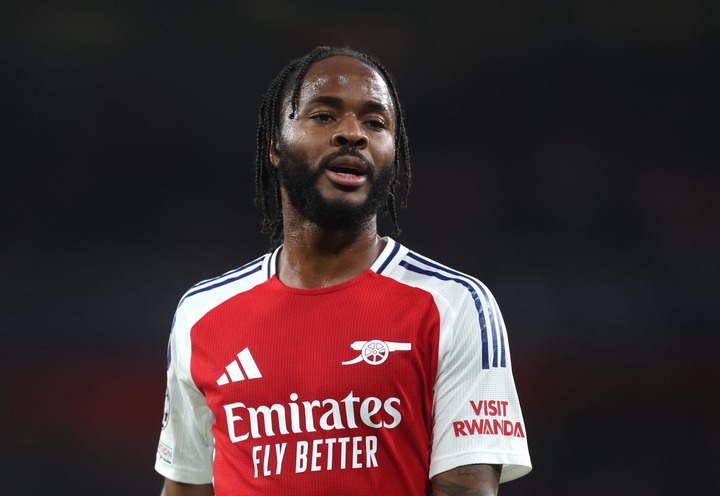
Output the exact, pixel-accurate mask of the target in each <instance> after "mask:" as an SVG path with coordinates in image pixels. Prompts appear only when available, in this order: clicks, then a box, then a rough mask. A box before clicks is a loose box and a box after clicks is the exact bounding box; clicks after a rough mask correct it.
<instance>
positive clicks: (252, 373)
mask: <svg viewBox="0 0 720 496" xmlns="http://www.w3.org/2000/svg"><path fill="white" fill-rule="evenodd" d="M225 370H226V371H227V372H226V373H225V374H223V375H221V376H220V378H219V379H218V380H217V385H218V386H224V385H225V384H228V383H230V382H238V381H244V380H245V377H247V378H248V379H259V378H260V377H262V374H261V373H260V369H258V366H257V364H256V363H255V360H253V357H252V355H251V354H250V350H249V349H248V348H245V349H244V350H242V351H241V352H240V353H238V354H237V360H233V361H232V362H230V364H229V365H228V366H227V367H225ZM243 371H244V372H245V374H243ZM228 376H229V377H228Z"/></svg>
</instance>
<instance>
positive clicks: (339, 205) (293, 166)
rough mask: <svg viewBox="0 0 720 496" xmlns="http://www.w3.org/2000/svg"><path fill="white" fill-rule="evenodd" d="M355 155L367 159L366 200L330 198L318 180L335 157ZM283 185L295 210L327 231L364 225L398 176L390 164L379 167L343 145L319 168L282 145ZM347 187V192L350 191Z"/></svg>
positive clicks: (382, 202)
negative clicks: (378, 168) (320, 186)
mask: <svg viewBox="0 0 720 496" xmlns="http://www.w3.org/2000/svg"><path fill="white" fill-rule="evenodd" d="M342 155H352V156H353V157H358V158H360V159H362V160H363V161H364V162H365V165H366V166H367V176H368V181H369V182H370V189H369V191H368V194H367V197H366V198H365V201H364V202H362V203H360V204H355V203H351V202H348V201H345V200H328V199H327V198H325V197H324V196H323V195H322V193H321V192H320V189H319V188H318V179H319V178H320V176H322V174H323V173H324V171H325V167H326V166H327V164H328V163H330V161H332V160H333V159H335V158H337V157H339V156H342ZM278 174H279V178H280V185H281V186H282V188H283V189H284V190H285V193H286V195H287V197H288V200H289V201H290V204H291V205H292V206H293V208H295V210H296V211H297V212H298V213H299V214H300V215H302V216H303V217H305V218H306V219H308V220H309V221H311V222H312V223H313V224H316V225H317V226H319V227H321V228H323V229H327V230H352V229H354V228H358V227H361V226H363V225H364V224H365V223H366V222H367V221H369V220H370V219H372V218H373V217H375V216H376V215H377V214H378V212H380V211H381V209H382V208H383V207H384V206H385V205H386V203H387V200H388V197H389V195H390V187H391V185H392V182H393V180H394V179H395V172H394V170H393V167H392V166H391V164H388V165H387V166H385V167H383V168H382V169H380V171H378V170H377V168H376V167H375V166H374V165H373V164H371V163H370V162H369V161H368V160H367V159H366V158H365V157H363V156H362V155H360V153H358V152H357V151H354V150H353V149H351V148H342V149H340V150H338V151H337V152H334V153H332V154H330V155H328V156H326V157H324V158H323V159H322V160H321V161H320V163H319V164H318V166H317V167H316V168H313V167H312V166H311V165H310V164H308V163H307V162H305V161H303V160H302V159H300V158H298V156H297V155H296V154H295V153H293V152H292V151H290V150H289V149H288V147H286V146H284V145H283V144H281V145H280V162H279V164H278ZM351 190H352V188H348V189H347V191H351Z"/></svg>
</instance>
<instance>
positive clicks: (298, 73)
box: [255, 46, 411, 248]
mask: <svg viewBox="0 0 720 496" xmlns="http://www.w3.org/2000/svg"><path fill="white" fill-rule="evenodd" d="M335 56H346V57H352V58H354V59H357V60H359V61H360V62H363V63H364V64H366V65H367V66H369V67H372V68H373V69H374V70H376V71H377V72H378V73H379V74H380V75H381V76H382V77H383V79H384V80H385V83H386V84H387V86H388V90H389V91H390V96H391V97H392V100H393V105H394V106H395V112H396V121H397V123H396V126H395V157H394V159H393V163H392V167H393V172H394V178H393V181H392V183H391V184H390V192H389V195H388V198H387V202H386V204H385V207H384V208H383V211H382V213H387V214H388V215H389V216H390V220H391V221H392V224H393V227H394V228H395V231H394V232H395V234H399V233H400V228H399V227H398V222H397V210H396V200H395V190H396V188H397V186H399V185H400V183H401V182H403V183H404V189H405V191H404V195H403V199H402V201H401V206H403V207H405V206H406V205H407V198H408V194H409V191H410V185H411V172H410V151H409V148H408V139H407V134H406V132H405V118H404V114H403V110H402V107H401V106H400V101H399V99H398V96H397V92H396V90H395V85H394V83H393V80H392V77H391V76H390V74H389V73H388V72H387V70H386V69H385V68H384V67H383V65H382V64H381V63H380V61H379V60H378V59H377V58H376V57H374V56H373V55H370V54H366V53H362V52H358V51H356V50H352V49H350V48H346V47H345V48H337V47H328V46H319V47H316V48H314V49H313V50H312V51H310V52H309V53H307V54H306V55H304V56H303V57H300V58H297V59H294V60H292V61H291V62H290V63H289V64H288V65H287V66H285V68H284V69H283V70H282V71H280V73H279V74H278V75H277V76H275V78H274V79H273V80H272V81H271V82H270V86H269V87H268V89H267V91H266V92H265V95H264V96H263V99H262V103H261V105H260V113H259V119H258V127H257V148H256V156H255V204H256V205H257V206H258V207H259V208H260V210H261V211H262V215H263V223H262V232H264V233H270V235H271V238H270V245H271V247H272V248H274V247H276V246H278V245H279V244H280V243H281V242H282V239H283V218H282V208H281V204H280V180H279V178H278V172H277V169H276V168H275V167H274V166H273V165H272V163H271V162H270V147H271V146H272V143H273V141H274V139H275V136H276V131H279V129H280V125H281V122H282V121H281V119H280V111H281V109H282V106H283V102H284V101H285V99H286V98H288V97H289V101H290V115H289V116H288V117H289V118H290V119H294V118H295V117H296V115H295V114H296V112H297V109H298V103H299V102H298V101H299V98H300V89H301V87H302V82H303V79H304V78H305V75H306V74H307V71H308V69H310V66H312V65H313V64H314V63H316V62H319V61H321V60H324V59H327V58H330V57H335Z"/></svg>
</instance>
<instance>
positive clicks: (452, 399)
mask: <svg viewBox="0 0 720 496" xmlns="http://www.w3.org/2000/svg"><path fill="white" fill-rule="evenodd" d="M436 301H437V303H438V307H439V308H440V310H441V312H440V320H441V322H440V346H439V347H440V350H439V356H438V373H437V378H436V383H435V396H434V405H433V441H432V452H431V460H430V474H429V475H430V477H433V476H435V475H437V474H439V473H442V472H445V471H447V470H451V469H453V468H456V467H459V466H462V465H470V464H477V463H483V464H485V463H486V464H500V465H502V466H503V469H502V474H501V477H500V482H507V481H510V480H513V479H516V478H518V477H521V476H523V475H525V474H526V473H528V472H529V471H530V470H531V468H532V465H531V463H530V455H529V452H528V444H527V437H526V430H525V423H524V420H523V416H522V411H521V409H520V402H519V400H518V395H517V391H516V387H515V381H514V378H513V374H512V367H511V362H510V351H509V348H508V336H507V332H506V329H505V324H504V322H503V318H502V315H501V314H500V310H499V308H498V306H497V303H496V302H495V299H494V297H493V296H492V294H491V293H490V291H489V290H488V289H487V288H486V287H485V286H484V285H482V283H480V282H478V281H475V280H472V281H470V282H465V283H464V284H462V285H459V284H458V285H455V288H453V290H452V291H447V292H445V293H444V294H440V295H438V296H436Z"/></svg>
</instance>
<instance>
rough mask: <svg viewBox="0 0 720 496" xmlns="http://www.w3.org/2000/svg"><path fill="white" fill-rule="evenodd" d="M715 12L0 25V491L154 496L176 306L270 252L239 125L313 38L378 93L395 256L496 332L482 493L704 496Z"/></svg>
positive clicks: (377, 12) (127, 8)
mask: <svg viewBox="0 0 720 496" xmlns="http://www.w3.org/2000/svg"><path fill="white" fill-rule="evenodd" d="M718 10H719V8H718V4H717V3H716V2H709V1H700V0H684V1H680V0H666V1H662V2H656V1H650V0H645V1H631V2H600V1H589V0H581V1H578V2H568V3H567V5H564V6H561V5H559V4H553V5H547V4H546V3H544V2H543V3H539V2H533V1H529V0H528V1H523V0H508V1H504V2H487V3H486V2H473V3H471V2H457V1H452V0H450V1H446V2H442V7H440V6H437V5H434V4H430V3H423V2H410V1H399V2H392V3H390V2H376V1H370V2H362V3H357V4H348V3H343V4H340V5H338V4H337V3H335V2H329V1H324V0H321V1H316V2H312V5H311V6H309V5H305V6H301V5H300V2H297V3H295V2H290V1H287V0H280V1H274V2H239V1H235V2H192V3H183V2H180V3H177V2H171V3H162V2H143V3H141V2H119V1H118V2H107V1H96V2H66V3H62V2H49V1H40V2H7V3H5V4H4V7H3V14H2V15H1V16H0V43H1V48H2V51H1V54H0V62H1V64H0V71H1V74H2V83H1V86H2V94H1V95H0V102H1V105H2V107H1V108H0V111H1V114H2V120H1V121H2V127H3V129H2V143H3V146H2V151H1V156H2V157H3V158H2V162H3V164H2V179H1V180H0V184H1V185H2V186H1V187H0V190H1V191H2V194H1V195H0V206H1V207H2V208H1V209H0V211H1V212H2V214H1V215H2V233H1V234H0V236H1V239H2V244H1V246H0V250H1V252H0V255H1V258H0V281H1V283H2V284H1V285H0V291H1V293H0V306H1V312H0V326H1V331H2V344H1V346H0V391H2V405H3V406H2V409H0V426H1V427H0V438H1V439H2V446H3V449H2V450H0V453H1V454H0V480H1V481H2V486H3V494H9V495H28V496H34V495H46V494H74V495H77V496H79V495H90V494H98V493H100V494H104V495H127V494H157V493H158V491H159V488H160V485H161V480H160V478H159V476H157V475H156V474H155V473H154V471H153V468H152V465H153V461H154V451H155V446H156V441H157V436H158V430H159V427H160V421H161V416H162V407H163V394H164V373H165V345H166V339H167V333H168V329H169V326H170V322H171V319H172V314H173V310H174V308H175V305H176V302H177V300H178V298H179V297H180V295H181V294H182V293H183V292H184V290H185V289H186V288H187V287H189V286H190V285H192V284H193V283H195V282H197V281H198V280H201V279H204V278H208V277H211V276H214V275H217V274H219V273H221V272H224V271H226V270H228V269H231V268H233V267H236V266H239V265H241V264H242V263H244V262H245V261H248V260H250V259H252V258H254V257H256V256H257V255H258V254H259V253H261V252H262V251H263V250H265V249H266V247H267V239H266V237H265V236H264V235H261V234H260V233H259V232H258V226H259V214H258V213H257V212H256V211H255V210H254V207H253V206H252V204H251V201H250V199H251V197H252V194H253V174H252V162H253V158H254V152H255V142H254V130H255V125H256V112H257V108H258V105H259V101H260V98H261V95H262V93H263V91H264V89H265V87H266V85H267V83H268V81H269V79H270V78H271V77H272V75H274V74H275V73H276V72H277V71H278V70H279V69H280V68H281V67H282V66H283V65H284V64H285V63H286V62H287V61H288V60H289V59H290V58H291V57H294V56H297V55H299V54H302V53H304V52H305V51H306V50H308V49H309V48H311V47H312V46H314V45H316V44H337V45H342V44H349V45H351V46H354V47H357V48H363V49H367V50H370V51H372V52H374V53H375V54H377V55H378V56H379V57H380V58H381V59H382V60H383V61H384V62H385V64H386V66H387V67H388V69H389V70H390V71H391V73H393V74H394V75H395V78H396V79H397V83H398V87H399V91H400V96H401V99H402V100H403V101H404V103H405V107H406V109H407V119H408V131H409V136H410V143H411V152H412V158H413V165H414V172H415V186H414V188H413V190H412V193H411V198H410V208H409V209H407V210H403V211H401V212H400V221H401V225H402V227H403V228H404V232H403V234H402V235H401V236H400V237H399V238H398V239H399V240H400V241H401V242H403V243H405V244H407V245H409V246H411V247H412V248H414V249H416V250H418V251H420V252H422V253H423V254H425V255H427V256H430V257H433V258H436V259H438V260H440V261H442V262H444V263H446V264H449V265H452V266H454V267H456V268H458V269H461V270H463V271H466V272H469V273H471V274H474V275H476V276H477V277H479V278H481V279H482V280H483V281H485V282H486V283H487V284H488V285H489V286H490V287H491V289H492V290H493V291H494V293H495V295H496V297H497V299H498V300H499V302H500V305H501V308H502V309H503V312H504V315H505V319H506V321H507V324H508V328H509V331H510V335H511V346H512V352H513V359H514V364H515V376H516V380H517V385H518V389H519V392H520V395H521V399H522V402H523V406H524V412H525V417H526V423H527V429H528V432H529V443H530V448H531V453H532V458H533V462H534V465H535V469H534V471H533V472H532V473H531V475H529V476H527V477H526V478H524V479H521V480H519V481H517V482H513V483H510V484H508V485H507V486H503V487H502V488H501V493H502V494H503V495H504V496H511V495H520V494H525V495H527V494H532V495H546V494H547V495H550V494H552V495H600V494H609V493H610V494H654V495H664V494H668V495H669V494H677V493H679V492H682V493H683V494H692V495H699V494H718V493H720V481H719V478H718V475H717V474H718V471H717V466H718V464H720V455H719V454H718V453H720V451H718V449H717V446H718V443H720V427H719V426H718V419H719V414H718V411H719V407H720V401H719V400H718V395H717V386H718V382H719V381H718V377H720V360H719V358H720V356H719V353H718V341H719V338H718V333H717V331H718V324H719V319H718V310H719V309H718V263H717V258H718V253H720V230H719V229H718V224H717V217H718V212H719V211H720V209H719V208H718V207H719V203H720V201H719V198H720V195H718V191H719V189H718V186H719V181H718V179H719V178H720V177H719V176H720V169H719V168H718V164H719V161H718V143H717V142H718V138H717V106H716V104H717V88H718V87H720V84H718V83H719V81H718V78H717V76H716V74H715V73H713V69H717V54H718V53H719V52H720V50H719V49H720V46H719V43H718V37H719V36H720V29H719V28H720V25H719V23H718ZM386 232H387V231H386Z"/></svg>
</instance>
